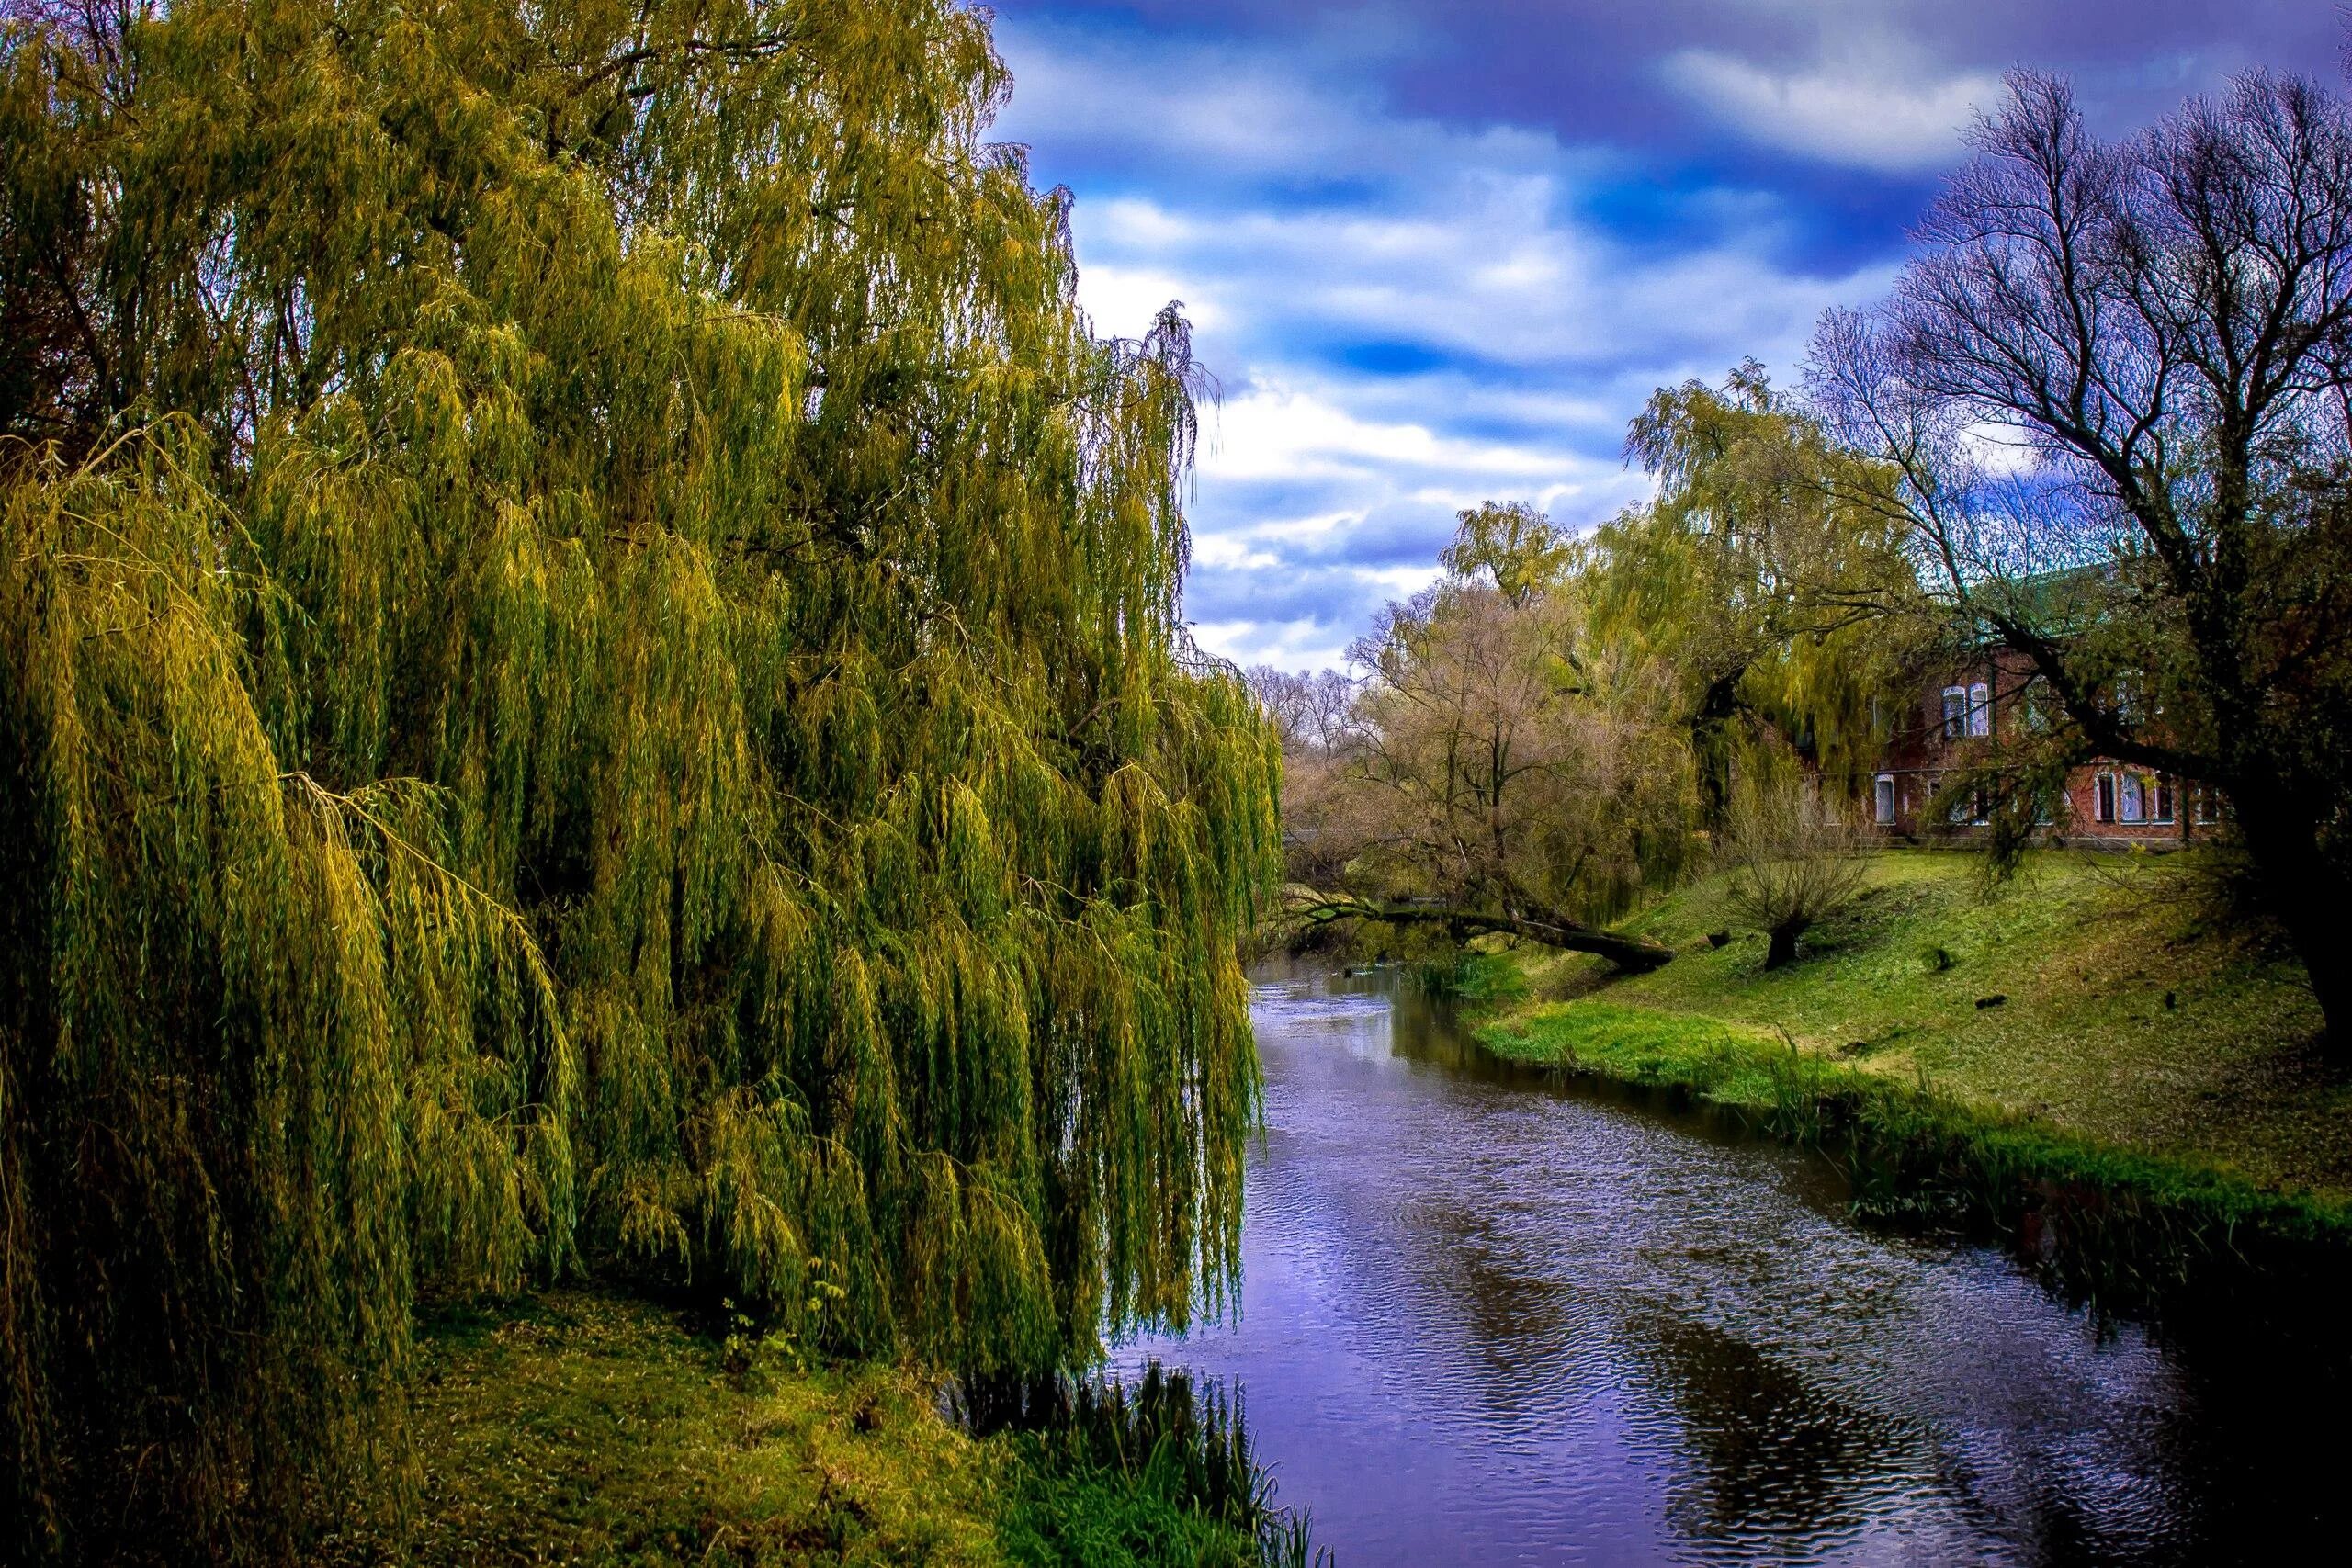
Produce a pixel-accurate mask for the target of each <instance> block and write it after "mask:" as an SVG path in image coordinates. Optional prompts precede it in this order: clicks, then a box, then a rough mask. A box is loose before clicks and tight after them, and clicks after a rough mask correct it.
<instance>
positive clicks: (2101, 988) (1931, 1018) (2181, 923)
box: [1496, 851, 2352, 1200]
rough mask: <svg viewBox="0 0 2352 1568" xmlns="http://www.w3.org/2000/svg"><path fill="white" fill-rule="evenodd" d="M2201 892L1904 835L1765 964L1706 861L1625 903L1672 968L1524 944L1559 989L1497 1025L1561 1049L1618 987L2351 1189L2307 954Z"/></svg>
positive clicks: (2348, 1138) (2351, 1118)
mask: <svg viewBox="0 0 2352 1568" xmlns="http://www.w3.org/2000/svg"><path fill="white" fill-rule="evenodd" d="M2205 907H2206V906H2205V902H2204V900H2202V899H2201V898H2200V897H2199V887H2198V884H2197V881H2196V878H2195V874H2194V871H2193V868H2191V867H2189V866H2188V865H2186V864H2184V863H2182V862H2181V861H2179V860H2178V859H2177V857H2167V858H2151V857H2128V858H2126V857H2081V856H2066V855H2061V854H2057V853H2043V854H2040V855H2037V856H2035V857H2033V859H2032V860H2031V861H2030V863H2029V864H2028V865H2027V867H2026V869H2025V871H2024V873H2023V874H2022V875H2021V876H2020V878H2019V879H2018V881H2017V882H2016V883H2014V884H2012V885H2010V886H2007V887H2003V888H2000V889H1997V890H1995V891H1993V892H1991V893H1990V894H1987V893H1985V891H1984V890H1983V889H1982V888H1981V886H1980V878H1979V870H1978V863H1977V862H1976V861H1975V860H1974V859H1973V857H1971V856H1965V855H1960V854H1953V853H1949V852H1928V851H1895V852H1887V853H1884V854H1882V855H1879V856H1877V857H1875V858H1874V861H1873V863H1872V865H1871V877H1870V882H1869V885H1868V888H1867V890H1866V892H1865V893H1864V895H1863V897H1861V899H1860V901H1859V902H1858V904H1857V905H1856V906H1855V908H1853V909H1852V910H1851V911H1850V912H1849V913H1848V914H1847V915H1846V916H1844V917H1842V918H1841V919H1838V920H1837V921H1835V922H1833V923H1831V924H1829V925H1827V926H1825V927H1824V928H1822V929H1820V930H1818V931H1815V932H1814V933H1812V934H1811V935H1810V936H1809V937H1808V938H1807V940H1806V942H1805V943H1804V951H1803V953H1802V955H1801V957H1800V958H1799V960H1798V962H1796V963H1795V964H1790V965H1787V966H1785V967H1784V968H1782V969H1781V970H1778V971H1772V972H1767V971H1766V970H1765V969H1764V967H1763V961H1764V948H1765V943H1764V939H1763V937H1762V936H1761V935H1758V934H1753V933H1747V932H1741V931H1736V930H1734V931H1733V936H1732V940H1731V941H1730V942H1728V943H1727V944H1725V945H1724V946H1723V947H1721V948H1717V947H1714V946H1712V945H1711V944H1710V943H1709V942H1708V940H1707V933H1708V932H1710V931H1723V930H1724V929H1726V928H1727V927H1729V925H1730V920H1729V918H1728V917H1727V916H1726V915H1724V913H1723V910H1722V908H1721V887H1720V886H1719V885H1717V884H1715V883H1713V882H1701V883H1699V884H1697V885H1695V886H1691V887H1689V888H1687V889H1684V890H1683V891H1681V892H1679V893H1677V894H1675V895H1673V896H1672V897H1668V898H1665V899H1663V900H1661V901H1660V902H1659V903H1657V905H1655V906H1653V907H1651V908H1649V909H1647V910H1645V912H1643V913H1642V914H1641V915H1640V916H1639V917H1637V918H1636V919H1633V920H1631V921H1629V922H1627V926H1626V929H1627V930H1629V931H1637V932H1640V933H1641V934H1644V935H1646V936H1650V937H1653V938H1655V939H1657V940H1658V941H1661V942H1667V943H1668V944H1670V945H1672V946H1674V947H1675V948H1677V949H1678V950H1679V956H1678V957H1677V958H1676V959H1675V961H1674V962H1673V963H1671V964H1668V965H1667V966H1665V967H1664V968H1662V969H1659V970H1657V971H1656V972H1655V973H1652V974H1648V975H1642V976H1627V977H1624V978H1621V979H1615V980H1605V979H1604V978H1603V976H1602V975H1601V973H1600V965H1599V964H1595V963H1594V962H1593V961H1591V960H1589V959H1583V958H1577V957H1557V956H1547V957H1543V958H1532V957H1530V958H1526V959H1524V960H1523V964H1524V967H1525V969H1526V971H1527V976H1528V980H1529V984H1530V990H1531V993H1532V996H1533V997H1535V998H1552V999H1554V1000H1555V1002H1556V1005H1551V1006H1543V1007H1540V1008H1538V1009H1533V1010H1530V1011H1529V1012H1527V1013H1524V1014H1522V1015H1521V1019H1520V1020H1519V1021H1518V1023H1519V1025H1520V1027H1515V1028H1512V1029H1510V1030H1508V1031H1506V1032H1504V1033H1503V1034H1502V1035H1501V1036H1498V1039H1497V1042H1496V1043H1498V1048H1500V1049H1503V1050H1505V1051H1506V1052H1507V1053H1509V1054H1511V1055H1521V1056H1533V1057H1542V1056H1544V1055H1566V1054H1571V1053H1573V1052H1574V1051H1575V1049H1576V1044H1577V1039H1578V1037H1579V1035H1580V1034H1581V1033H1584V1032H1588V1031H1589V1030H1599V1029H1603V1028H1606V1027H1610V1026H1611V1025H1610V1023H1609V1021H1610V1020H1611V1019H1612V1018H1613V1019H1617V1020H1620V1021H1622V1020H1623V1017H1624V1014H1623V1012H1622V1011H1620V1010H1635V1011H1637V1012H1640V1013H1644V1014H1657V1015H1662V1016H1661V1018H1660V1020H1659V1021H1660V1022H1661V1023H1663V1022H1665V1021H1668V1020H1670V1019H1672V1018H1675V1017H1678V1016H1689V1015H1698V1016H1701V1017H1704V1018H1707V1019H1710V1020H1714V1021H1720V1022H1722V1023H1724V1024H1729V1025H1732V1026H1734V1027H1735V1028H1736V1029H1737V1030H1741V1031H1745V1032H1759V1033H1761V1034H1762V1035H1764V1036H1767V1037H1770V1038H1772V1039H1774V1040H1778V1039H1780V1038H1781V1034H1782V1033H1783V1032H1785V1034H1786V1036H1787V1037H1788V1038H1789V1039H1790V1040H1792V1041H1793V1042H1794V1043H1795V1044H1796V1045H1797V1047H1798V1048H1799V1049H1800V1050H1803V1051H1804V1052H1807V1053H1810V1054H1815V1055H1821V1056H1824V1057H1827V1058H1832V1059H1835V1060H1837V1061H1839V1062H1841V1063H1844V1064H1846V1065H1849V1066H1855V1067H1859V1068H1862V1069H1865V1070H1867V1071H1870V1072H1872V1073H1878V1074H1884V1075H1887V1076H1889V1077H1894V1078H1896V1079H1898V1080H1900V1081H1903V1082H1905V1083H1907V1084H1912V1085H1917V1086H1920V1087H1924V1088H1926V1089H1929V1090H1930V1091H1931V1092H1933V1093H1934V1094H1936V1095H1937V1096H1938V1097H1939V1098H1941V1099H1948V1100H1957V1101H1960V1102H1962V1103H1967V1104H1974V1105H1977V1106H1980V1107H1985V1108H1988V1109H1994V1110H1998V1111H2006V1112H2010V1113H2014V1114H2017V1115H2020V1116H2030V1117H2031V1118H2032V1119H2034V1120H2035V1121H2037V1122H2042V1123H2045V1124H2047V1125H2049V1126H2050V1127H2051V1128H2052V1130H2054V1131H2058V1132H2061V1133H2064V1134H2074V1135H2076V1136H2080V1137H2084V1138H2087V1139H2091V1140H2095V1141H2097V1142H2098V1143H2102V1144H2108V1145H2118V1146H2121V1147H2127V1148H2132V1149H2137V1150H2141V1151H2143V1152H2146V1153H2150V1154H2154V1155H2159V1156H2166V1157H2173V1158H2183V1159H2187V1160H2189V1161H2191V1162H2193V1163H2199V1164H2209V1165H2211V1166H2214V1167H2217V1168H2222V1169H2223V1170H2227V1171H2231V1172H2234V1173H2235V1174H2237V1175H2239V1176H2241V1177H2243V1178H2244V1179H2246V1180H2248V1181H2251V1182H2253V1183H2256V1184H2257V1185H2259V1186H2263V1187H2282V1188H2303V1189H2307V1190H2311V1191H2312V1192H2313V1193H2315V1194H2317V1195H2320V1196H2323V1197H2328V1198H2334V1199H2338V1200H2341V1199H2344V1198H2346V1197H2352V1083H2347V1082H2346V1080H2345V1079H2344V1078H2343V1077H2341V1076H2340V1075H2335V1074H2331V1073H2329V1072H2328V1071H2327V1070H2325V1069H2324V1066H2322V1064H2321V1061H2320V1057H2319V1053H2318V1050H2317V1039H2318V1035H2319V1029H2320V1015H2319V1010H2318V1007H2317V1006H2316V1004H2315V1003H2314V1002H2313V1001H2312V997H2311V993H2310V991H2309V989H2308V987H2306V986H2305V985H2304V983H2303V979H2302V976H2301V971H2300V969H2298V968H2297V967H2296V965H2295V964H2293V963H2292V962H2291V961H2289V960H2285V959H2283V958H2281V957H2279V956H2278V955H2277V954H2275V953H2269V952H2267V951H2266V950H2265V949H2264V948H2263V947H2262V946H2261V945H2260V944H2259V943H2257V942H2254V941H2252V940H2250V939H2248V938H2245V937H2244V936H2240V935H2233V934H2231V933H2228V932H2225V931H2219V930H2216V929H2214V928H2213V927H2212V926H2211V924H2210V922H2209V921H2208V920H2207V919H2205V918H2204V917H2203V914H2202V910H2203V909H2204V908H2205ZM1585 997H1589V998H1590V999H1589V1000H1584V1001H1579V1000H1577V999H1575V998H1585ZM1993 998H2000V999H1999V1000H1997V1001H1994V1000H1993ZM1980 1001H1983V1002H1988V1003H1990V1005H1985V1006H1980V1005H1979V1003H1980ZM1529 1025H1535V1026H1536V1027H1527V1026H1529ZM1668 1033H1669V1034H1670V1033H1671V1031H1668Z"/></svg>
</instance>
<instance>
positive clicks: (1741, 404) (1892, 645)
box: [1588, 360, 1919, 828]
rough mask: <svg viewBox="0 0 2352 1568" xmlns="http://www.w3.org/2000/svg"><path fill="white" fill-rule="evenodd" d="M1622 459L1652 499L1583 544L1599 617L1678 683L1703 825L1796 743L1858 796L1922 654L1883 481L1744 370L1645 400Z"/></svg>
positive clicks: (1760, 376) (1716, 822)
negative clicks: (1742, 774) (1748, 777)
mask: <svg viewBox="0 0 2352 1568" xmlns="http://www.w3.org/2000/svg"><path fill="white" fill-rule="evenodd" d="M1625 451H1626V456H1627V457H1629V458H1632V459H1634V460H1636V461H1638V462H1640V463H1641V465H1642V466H1643V468H1645V469H1646V470H1647V471H1648V472H1649V473H1650V474H1651V475H1652V476H1653V477H1654V478H1655V479H1657V486H1658V491H1657V497H1656V499H1655V500H1653V501H1651V502H1645V503H1644V504H1643V505H1641V506H1638V507H1634V508H1632V509H1629V510H1628V511H1627V512H1626V513H1623V515H1621V516H1619V517H1618V518H1616V519H1615V520H1613V521H1612V522H1611V523H1609V524H1607V525H1604V526H1603V527H1601V528H1600V530H1599V531H1598V532H1597V533H1596V535H1595V536H1594V540H1593V552H1592V556H1591V563H1590V566H1589V570H1588V577H1589V583H1590V590H1591V592H1592V594H1593V599H1594V604H1595V606H1596V616H1597V620H1598V623H1599V625H1600V627H1601V628H1602V630H1603V632H1604V635H1606V636H1609V637H1613V638H1616V639H1619V640H1621V641H1622V642H1623V643H1624V644H1625V645H1626V646H1627V647H1629V648H1632V649H1638V650H1640V651H1641V652H1643V653H1645V654H1646V655H1648V656H1651V657H1655V658H1657V659H1659V660H1663V661H1664V662H1665V663H1666V664H1667V665H1668V666H1669V667H1671V668H1672V669H1673V670H1674V671H1676V672H1677V679H1678V681H1679V684H1680V686H1681V688H1682V693H1681V702H1682V707H1683V713H1684V716H1685V719H1684V721H1685V723H1686V724H1687V726H1688V728H1689V732H1690V736H1691V749H1692V751H1693V754H1694V755H1695V757H1696V758H1697V760H1698V763H1699V782H1700V785H1701V791H1702V796H1703V803H1704V808H1705V816H1706V819H1707V822H1708V825H1709V826H1710V827H1714V828H1720V827H1722V826H1724V821H1725V818H1726V817H1727V815H1728V814H1729V812H1730V809H1731V806H1732V799H1731V796H1732V794H1733V788H1732V783H1733V775H1734V774H1735V773H1736V771H1737V769H1738V767H1739V765H1740V763H1741V761H1742V760H1743V754H1747V753H1753V752H1754V751H1755V749H1756V748H1757V747H1758V746H1759V745H1761V746H1763V747H1764V748H1765V750H1770V749H1771V748H1772V747H1773V746H1774V745H1777V744H1779V743H1781V741H1782V740H1785V741H1787V742H1792V743H1793V744H1795V745H1796V746H1797V747H1799V748H1800V749H1801V750H1804V752H1805V753H1806V754H1807V755H1808V756H1810V757H1811V758H1812V759H1813V760H1814V761H1815V762H1816V763H1817V765H1818V766H1819V768H1820V770H1821V773H1822V774H1823V776H1824V777H1825V778H1826V779H1828V780H1829V781H1831V782H1832V784H1834V785H1835V786H1836V787H1837V788H1838V790H1839V791H1840V792H1843V793H1850V792H1851V791H1853V790H1854V789H1857V788H1859V787H1860V784H1859V781H1860V777H1861V775H1862V773H1863V770H1865V769H1867V768H1868V767H1869V766H1871V763H1872V761H1873V760H1874V757H1875V753H1876V750H1877V746H1878V743H1879V742H1880V741H1882V740H1883V739H1884V735H1883V732H1882V731H1881V728H1880V726H1879V725H1878V724H1876V723H1875V722H1874V720H1873V714H1874V712H1892V711H1893V709H1894V700H1895V699H1896V698H1897V696H1898V694H1901V693H1903V692H1904V691H1905V684H1906V682H1905V677H1906V676H1907V675H1908V673H1909V672H1910V671H1911V670H1912V668H1913V667H1914V660H1915V658H1916V656H1917V652H1918V649H1919V639H1918V638H1917V636H1916V635H1913V634H1912V633H1911V632H1910V630H1909V629H1908V628H1909V627H1910V626H1911V623H1910V622H1909V621H1907V620H1905V619H1901V618H1899V616H1900V615H1901V613H1902V612H1905V611H1908V610H1911V609H1913V608H1915V607H1916V602H1917V583H1916V581H1915V579H1914V576H1913V573H1912V570H1911V566H1910V564H1909V561H1908V559H1907V558H1906V557H1905V554H1904V552H1903V547H1902V544H1903V536H1902V532H1901V530H1900V529H1898V528H1897V527H1895V526H1894V525H1893V523H1892V522H1891V521H1890V520H1889V518H1888V515H1887V510H1888V509H1887V508H1886V507H1885V506H1884V505H1883V496H1884V494H1885V492H1886V490H1887V486H1888V483H1889V478H1888V476H1887V475H1886V474H1885V473H1883V471H1881V470H1880V469H1879V468H1874V467H1873V466H1872V465H1870V464H1868V463H1865V462H1863V461H1862V460H1860V458H1858V457H1854V456H1853V455H1852V454H1850V453H1849V452H1846V451H1844V450H1843V449H1841V448H1840V447H1838V446H1837V445H1836V444H1835V443H1834V442H1833V441H1831V439H1830V438H1829V436H1828V434H1827V433H1826V431H1825V430H1824V428H1823V426H1822V424H1821V423H1820V421H1819V420H1818V419H1817V418H1815V417H1814V416H1813V415H1812V413H1811V412H1809V411H1807V410H1806V409H1805V408H1804V406H1803V405H1802V404H1800V403H1798V402H1796V401H1795V400H1792V399H1791V398H1790V397H1788V396H1787V395H1786V394H1785V393H1782V392H1780V391H1778V390H1776V389H1774V388H1773V387H1772V385H1771V382H1770V379H1769V378H1767V377H1766V375H1765V373H1764V367H1762V366H1760V365H1758V364H1757V363H1756V362H1755V361H1753V360H1749V361H1747V362H1746V363H1744V364H1742V365H1740V366H1739V367H1737V368H1736V369H1735V370H1733V371H1732V373H1731V375H1730V377H1729V378H1727V379H1726V380H1725V382H1724V385H1723V386H1722V387H1720V388H1716V387H1710V386H1707V385H1706V384H1704V383H1703V382H1699V381H1689V382H1685V383H1684V384H1683V385H1681V386H1679V387H1673V388H1661V389H1658V391H1657V394H1656V395H1655V396H1653V397H1652V398H1651V399H1650V401H1649V404H1648V406H1647V407H1645V409H1644V410H1643V411H1642V412H1641V413H1640V415H1638V416H1637V417H1636V418H1635V419H1634V423H1633V428H1632V431H1631V433H1630V434H1629V436H1628V439H1627V441H1626V444H1625ZM1747 760H1749V761H1758V759H1757V758H1755V757H1754V756H1749V757H1748V758H1747ZM1765 765H1768V766H1769V762H1767V763H1766V764H1765Z"/></svg>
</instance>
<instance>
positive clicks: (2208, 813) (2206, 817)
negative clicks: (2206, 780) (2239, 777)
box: [2197, 784, 2222, 824]
mask: <svg viewBox="0 0 2352 1568" xmlns="http://www.w3.org/2000/svg"><path fill="white" fill-rule="evenodd" d="M2221 819H2222V793H2221V791H2219V790H2217V789H2215V788H2214V787H2213V786H2212V785H2211V784H2199V785H2198V786H2197V820H2198V821H2199V822H2203V823H2208V824H2211V823H2214V822H2219V821H2220V820H2221Z"/></svg>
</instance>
